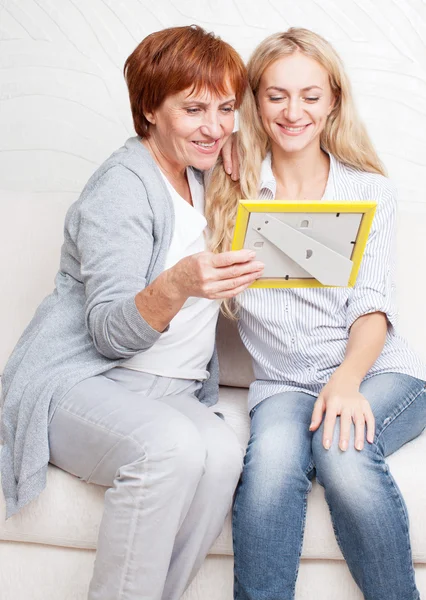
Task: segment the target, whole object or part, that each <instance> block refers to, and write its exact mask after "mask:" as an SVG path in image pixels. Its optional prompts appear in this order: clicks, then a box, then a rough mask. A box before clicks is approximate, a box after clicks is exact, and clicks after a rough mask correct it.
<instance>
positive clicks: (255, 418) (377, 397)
mask: <svg viewBox="0 0 426 600" xmlns="http://www.w3.org/2000/svg"><path fill="white" fill-rule="evenodd" d="M360 391H361V393H362V394H363V395H364V396H365V397H366V398H367V399H368V401H369V402H370V405H371V408H372V410H373V413H374V415H375V419H376V435H375V440H374V443H373V444H369V443H368V442H365V447H364V450H362V451H361V452H359V451H357V450H355V448H354V437H353V434H354V431H353V427H352V432H351V441H350V444H349V449H348V450H347V451H346V452H342V451H341V450H340V449H339V448H338V435H339V422H337V423H336V427H335V432H334V439H333V444H332V447H331V449H330V450H325V449H324V447H323V445H322V435H323V428H322V426H321V427H320V428H319V429H318V431H317V432H315V433H311V432H309V424H310V420H311V414H312V409H313V405H314V402H315V398H314V397H312V396H311V395H309V394H306V393H303V392H286V393H282V394H277V395H275V396H271V397H270V398H268V399H266V400H264V401H263V402H261V403H260V404H258V405H257V406H255V408H254V409H253V410H252V412H251V436H250V441H249V444H248V448H247V453H246V457H245V463H244V470H243V475H242V478H241V481H240V484H239V487H238V491H237V495H236V500H235V505H234V515H233V532H234V553H235V595H234V598H235V599H236V600H291V599H293V598H294V592H295V585H296V578H297V572H298V567H299V560H300V553H301V549H302V542H303V531H304V526H305V514H306V502H307V495H308V493H309V491H310V489H311V486H312V484H311V479H312V477H313V476H314V475H316V478H317V480H318V482H319V483H320V484H321V485H322V486H323V487H324V489H325V496H326V499H327V503H328V506H329V509H330V513H331V517H332V521H333V526H334V530H335V534H336V538H337V541H338V543H339V546H340V548H341V550H342V553H343V555H344V557H345V559H346V561H347V564H348V566H349V569H350V571H351V573H352V576H353V578H354V579H355V581H356V583H357V584H358V586H359V587H360V589H361V591H362V592H363V594H364V597H365V599H366V600H418V599H419V597H420V596H419V593H418V591H417V588H416V584H415V580H414V568H413V563H412V556H411V545H410V539H409V530H408V516H407V511H406V507H405V503H404V500H403V498H402V496H401V493H400V491H399V489H398V487H397V485H396V483H395V481H394V479H393V478H392V476H391V474H390V473H389V468H388V466H387V464H386V461H385V457H386V456H388V455H389V454H391V453H392V452H395V450H398V448H400V447H401V446H402V445H403V444H405V443H407V442H409V441H410V440H412V439H414V438H415V437H417V436H418V435H419V434H420V433H421V432H422V430H423V429H424V428H425V425H426V385H425V382H424V381H421V380H419V379H415V378H414V377H410V376H408V375H400V374H395V373H387V374H382V375H376V376H374V377H371V378H370V379H367V380H365V381H363V383H362V385H361V388H360Z"/></svg>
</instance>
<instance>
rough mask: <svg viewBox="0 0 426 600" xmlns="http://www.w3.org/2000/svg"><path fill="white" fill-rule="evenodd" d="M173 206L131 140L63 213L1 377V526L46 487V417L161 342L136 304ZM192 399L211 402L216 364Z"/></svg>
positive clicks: (161, 259)
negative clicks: (48, 285) (46, 270)
mask: <svg viewBox="0 0 426 600" xmlns="http://www.w3.org/2000/svg"><path fill="white" fill-rule="evenodd" d="M173 227H174V212H173V204H172V200H171V197H170V195H169V193H168V191H167V189H166V186H165V184H164V181H163V178H162V177H161V174H160V172H159V170H158V168H157V166H156V164H155V162H154V161H153V159H152V158H151V155H150V154H149V152H148V151H147V150H146V149H145V148H144V146H143V145H142V144H141V142H140V140H139V138H136V137H135V138H130V139H129V140H127V142H126V144H125V145H124V146H123V147H122V148H120V149H119V150H117V151H116V152H114V154H112V156H111V157H110V158H109V159H108V160H106V161H105V162H104V163H103V164H102V165H101V166H100V167H99V169H98V170H97V171H96V172H95V173H94V175H93V176H92V177H91V178H90V179H89V181H88V183H87V185H86V186H85V188H84V190H83V192H82V194H81V196H80V198H79V199H78V200H77V201H76V202H75V203H74V204H73V205H72V206H71V207H70V209H69V211H68V214H67V217H66V220H65V231H64V243H63V246H62V251H61V262H60V268H59V272H58V274H57V276H56V280H55V284H56V287H55V290H54V291H53V293H52V294H50V296H48V297H47V298H45V300H44V301H43V302H42V303H41V305H40V306H39V307H38V309H37V311H36V313H35V315H34V317H33V319H32V320H31V322H30V324H29V325H28V327H27V328H26V330H25V331H24V333H23V335H22V336H21V338H20V340H19V342H18V344H17V346H16V348H15V350H14V351H13V353H12V355H11V357H10V359H9V361H8V363H7V365H6V368H5V370H4V373H3V376H2V404H3V410H2V423H1V434H2V441H3V444H4V447H3V449H2V452H1V473H2V486H3V492H4V495H5V498H6V507H7V514H6V516H7V518H9V517H10V516H12V515H13V514H14V513H16V512H18V511H19V510H20V509H21V508H22V507H23V506H25V504H27V503H28V502H30V501H31V500H33V499H34V498H35V497H36V496H37V495H38V494H39V493H40V492H41V491H42V490H43V488H44V487H45V484H46V471H47V463H48V461H49V445H48V423H49V416H50V417H51V416H52V414H53V410H54V408H55V406H56V405H57V403H58V402H59V400H60V399H61V398H62V396H63V395H64V394H65V393H66V392H67V391H68V390H70V389H71V387H72V386H74V385H75V384H76V383H78V382H79V381H81V380H83V379H85V378H87V377H92V376H93V375H97V374H99V373H102V372H103V371H106V370H108V369H110V368H111V367H114V366H116V365H119V364H121V362H123V361H124V360H125V359H128V358H129V357H131V356H133V355H134V354H137V353H138V352H141V351H144V350H147V349H148V348H150V347H151V346H152V345H153V344H154V342H155V341H156V340H157V339H158V338H159V337H160V335H161V334H160V333H158V332H157V331H155V330H154V329H152V327H150V325H149V324H148V323H147V322H146V321H145V320H144V319H143V318H142V317H141V315H140V314H139V312H138V310H137V308H136V305H135V301H134V298H135V295H136V293H137V292H139V291H140V290H141V289H143V288H144V287H146V285H148V284H149V283H150V282H152V281H153V280H154V279H155V278H156V277H157V276H158V275H159V274H160V273H161V272H162V271H163V269H164V264H165V259H166V255H167V251H168V248H169V245H170V242H171V238H172V232H173ZM209 370H210V373H211V377H210V379H208V380H207V382H205V383H204V386H203V388H202V389H201V391H200V395H199V398H200V400H201V401H202V402H204V403H205V404H208V405H213V404H215V403H216V402H217V398H218V389H217V386H218V364H217V357H216V354H215V356H214V358H213V359H212V362H211V363H210V365H209Z"/></svg>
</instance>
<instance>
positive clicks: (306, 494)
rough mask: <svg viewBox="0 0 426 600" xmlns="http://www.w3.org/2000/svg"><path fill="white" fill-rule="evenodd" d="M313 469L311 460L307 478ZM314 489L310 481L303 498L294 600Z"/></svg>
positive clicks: (293, 592) (306, 472) (306, 471)
mask: <svg viewBox="0 0 426 600" xmlns="http://www.w3.org/2000/svg"><path fill="white" fill-rule="evenodd" d="M312 469H313V461H312V460H311V462H310V463H309V465H308V467H307V469H306V470H305V475H306V476H307V475H308V473H309V472H310V471H312ZM311 489H312V482H311V481H309V488H308V489H307V490H306V492H305V494H304V497H303V517H302V524H301V532H302V533H301V536H300V545H299V551H298V560H297V568H296V573H295V577H294V581H293V587H292V598H294V597H295V594H296V583H297V577H298V575H299V569H300V559H301V556H302V549H303V540H304V537H305V527H306V513H307V510H308V495H309V492H310V491H311Z"/></svg>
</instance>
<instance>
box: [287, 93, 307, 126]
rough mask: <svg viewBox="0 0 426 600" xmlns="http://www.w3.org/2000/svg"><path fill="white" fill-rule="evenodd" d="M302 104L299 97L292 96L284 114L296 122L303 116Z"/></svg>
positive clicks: (289, 119)
mask: <svg viewBox="0 0 426 600" xmlns="http://www.w3.org/2000/svg"><path fill="white" fill-rule="evenodd" d="M302 112H303V110H302V105H301V102H300V99H299V98H291V100H290V101H289V103H288V104H287V107H286V109H285V112H284V115H285V117H286V119H287V120H288V121H291V122H292V123H295V122H296V121H298V120H299V119H300V118H301V117H302Z"/></svg>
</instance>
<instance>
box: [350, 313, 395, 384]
mask: <svg viewBox="0 0 426 600" xmlns="http://www.w3.org/2000/svg"><path fill="white" fill-rule="evenodd" d="M386 332H387V318H386V315H385V314H384V313H382V312H375V313H371V314H368V315H363V316H362V317H359V318H358V319H357V320H356V321H355V322H354V324H353V325H352V327H351V330H350V333H349V340H348V344H347V346H346V353H345V358H344V360H343V362H342V364H341V365H340V367H339V368H338V372H339V375H342V374H344V375H345V377H349V378H350V379H352V380H353V381H354V382H356V383H357V384H358V385H359V384H360V383H361V381H362V380H363V379H364V377H365V375H366V374H367V373H368V371H369V370H370V369H371V367H372V366H373V365H374V363H375V362H376V360H377V358H378V357H379V356H380V353H381V352H382V350H383V346H384V344H385V340H386Z"/></svg>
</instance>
